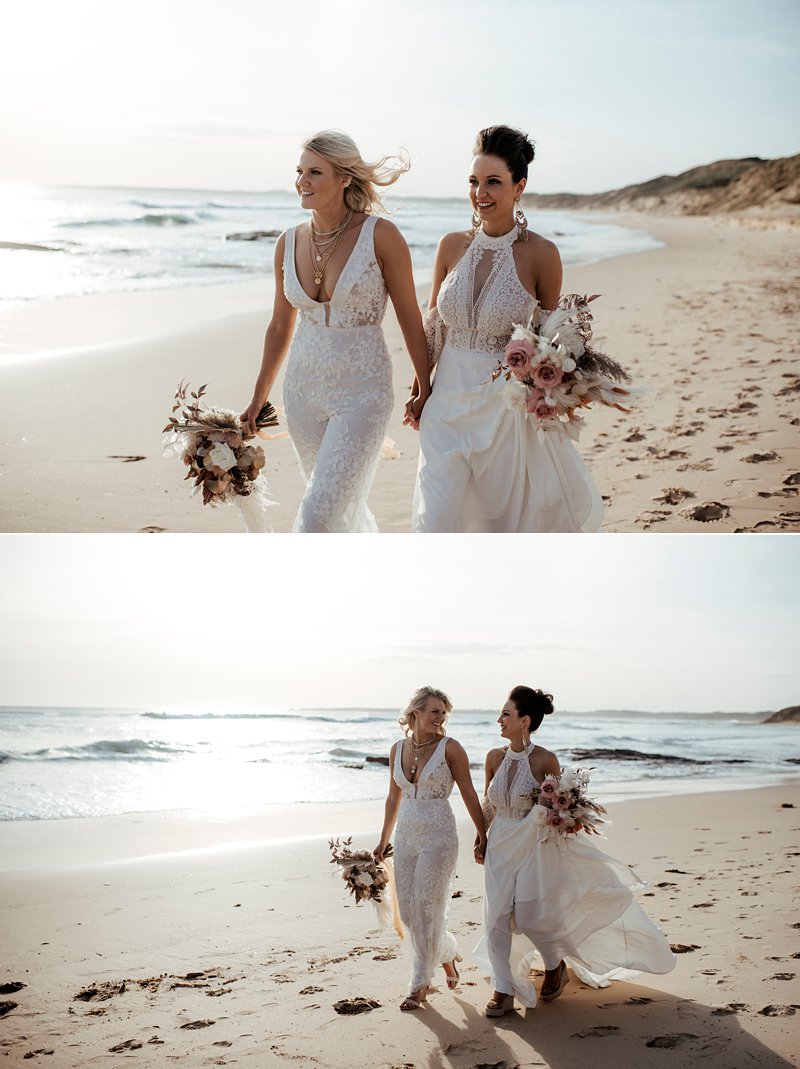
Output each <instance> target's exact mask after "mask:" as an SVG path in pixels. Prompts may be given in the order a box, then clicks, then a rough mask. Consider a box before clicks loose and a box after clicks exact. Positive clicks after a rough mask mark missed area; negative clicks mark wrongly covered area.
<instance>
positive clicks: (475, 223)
mask: <svg viewBox="0 0 800 1069" xmlns="http://www.w3.org/2000/svg"><path fill="white" fill-rule="evenodd" d="M480 228H481V217H480V214H479V213H478V212H477V211H474V212H473V213H472V235H473V237H474V236H475V234H477V233H478V231H479V230H480Z"/></svg>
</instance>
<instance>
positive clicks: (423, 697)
mask: <svg viewBox="0 0 800 1069" xmlns="http://www.w3.org/2000/svg"><path fill="white" fill-rule="evenodd" d="M428 698H438V699H439V701H440V702H442V703H443V705H444V719H445V723H446V722H447V718H448V716H450V713H451V712H452V711H453V703H452V702H451V701H450V699H449V698H448V697H447V695H446V694H445V693H444V691H443V690H437V689H436V688H435V687H420V688H419V690H418V691H416V692H415V694H414V696H413V697H412V699H411V701H410V702H409V703H408V705H407V706H406V709H405V712H404V713H403V715H402V716H401V717H400V719H399V720H398V721H397V723H398V724H399V725H400V727H401V728H402V729H403V734H404V735H410V734H411V732H412V731H413V730H414V722H415V721H416V719H417V713H419V712H421V711H422V710H423V709H424V708H425V703H426V702H427V700H428ZM442 734H443V735H446V734H447V732H446V731H445V730H444V724H443V725H442Z"/></svg>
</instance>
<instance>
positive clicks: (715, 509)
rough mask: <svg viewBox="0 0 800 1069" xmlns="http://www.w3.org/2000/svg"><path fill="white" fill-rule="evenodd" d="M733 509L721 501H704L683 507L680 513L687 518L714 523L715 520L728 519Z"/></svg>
mask: <svg viewBox="0 0 800 1069" xmlns="http://www.w3.org/2000/svg"><path fill="white" fill-rule="evenodd" d="M730 514H731V510H730V509H729V508H728V506H727V505H723V504H722V502H720V501H704V502H703V503H702V505H695V506H694V508H691V509H681V511H680V515H681V516H683V517H684V518H685V519H687V520H697V521H698V522H699V523H713V522H714V521H715V520H727V519H728V517H729V516H730Z"/></svg>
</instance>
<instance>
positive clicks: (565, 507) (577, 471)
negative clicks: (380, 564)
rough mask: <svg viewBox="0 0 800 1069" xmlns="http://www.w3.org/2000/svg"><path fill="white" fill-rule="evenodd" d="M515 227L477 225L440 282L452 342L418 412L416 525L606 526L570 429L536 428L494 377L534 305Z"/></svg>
mask: <svg viewBox="0 0 800 1069" xmlns="http://www.w3.org/2000/svg"><path fill="white" fill-rule="evenodd" d="M519 233H520V231H519V228H518V227H516V226H515V227H514V228H513V229H512V230H511V231H510V232H509V233H508V234H502V235H501V236H500V237H491V236H490V235H488V234H486V233H484V231H483V230H482V229H481V230H479V231H478V232H477V234H476V235H475V237H474V238H473V240H472V242H471V243H470V245H469V247H468V248H467V250H466V252H465V253H464V255H463V256H462V258H461V259H460V260H459V262H458V263H457V264H456V266H455V267H454V268H453V270H452V271H451V272H450V274H449V275H448V276H447V277H446V278H445V280H444V281H443V282H442V285H441V289H440V290H439V296H438V299H437V302H436V305H437V310H438V314H439V315H440V316H441V320H442V322H443V324H444V328H445V337H446V341H445V345H444V349H443V350H442V353H441V356H440V358H439V363H438V366H437V369H436V375H435V377H434V382H433V392H432V394H431V397H430V399H429V400H428V402H427V404H426V405H425V408H424V409H423V411H422V417H421V420H420V459H419V469H418V474H417V484H416V489H415V493H414V516H413V527H414V530H415V531H418V532H439V531H451V532H459V531H595V530H597V529H598V528H599V527H600V523H601V520H602V500H601V498H600V494H599V492H598V490H597V487H596V486H595V483H594V480H593V479H592V477H591V475H590V474H589V472H588V470H587V468H586V466H585V465H584V463H583V461H582V460H581V458H580V457H579V456H578V453H577V452H576V451H575V448H574V446H573V444H572V442H571V441H570V440H569V438H568V437H567V435H566V433H565V431H564V430H563V429H562V427H561V426H557V427H548V429H547V430H539V429H538V428H537V422H536V420H535V417H533V416H529V415H528V414H527V413H526V412H524V411H522V412H520V411H512V410H511V409H509V408H507V407H506V402H505V396H504V389H503V386H504V383H503V380H502V378H498V379H497V380H495V381H494V382H492V381H491V377H492V372H493V371H494V370H495V368H496V367H497V362H498V360H499V359H500V358H501V356H502V355H503V350H504V349H505V346H506V345H507V344H508V342H509V341H510V339H511V333H512V331H513V329H514V326H515V324H527V322H528V320H529V318H530V317H531V316H532V315H533V314H534V312H535V310H536V309H537V307H538V303H537V301H536V299H535V298H534V297H532V296H531V294H530V293H528V291H527V290H526V289H525V287H524V286H523V285H522V282H521V281H520V279H519V275H518V274H517V268H516V264H515V262H514V252H513V246H514V242H515V241H516V240H517V237H518V235H519ZM434 314H435V313H434Z"/></svg>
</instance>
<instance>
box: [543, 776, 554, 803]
mask: <svg viewBox="0 0 800 1069" xmlns="http://www.w3.org/2000/svg"><path fill="white" fill-rule="evenodd" d="M557 791H558V784H557V783H556V781H555V780H554V779H550V777H549V776H548V777H547V778H546V779H545V781H544V783H543V784H542V787H541V790H540V791H539V793H540V794H543V795H544V796H545V798H554V797H555V796H556V793H557Z"/></svg>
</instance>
